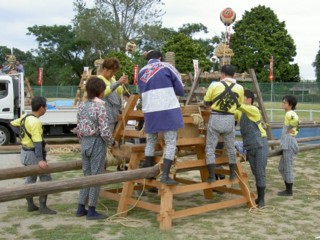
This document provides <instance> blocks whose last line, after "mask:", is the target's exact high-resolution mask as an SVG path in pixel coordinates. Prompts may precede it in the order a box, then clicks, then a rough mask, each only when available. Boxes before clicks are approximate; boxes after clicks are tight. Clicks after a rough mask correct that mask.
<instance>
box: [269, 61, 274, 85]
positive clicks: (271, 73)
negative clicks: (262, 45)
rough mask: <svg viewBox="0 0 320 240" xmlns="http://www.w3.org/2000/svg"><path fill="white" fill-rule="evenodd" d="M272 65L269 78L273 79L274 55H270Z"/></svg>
mask: <svg viewBox="0 0 320 240" xmlns="http://www.w3.org/2000/svg"><path fill="white" fill-rule="evenodd" d="M269 60H270V65H269V80H270V81H273V56H270V59H269Z"/></svg>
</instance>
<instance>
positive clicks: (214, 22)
mask: <svg viewBox="0 0 320 240" xmlns="http://www.w3.org/2000/svg"><path fill="white" fill-rule="evenodd" d="M72 2H73V1H72V0H10V1H8V3H7V4H1V5H0V10H1V11H0V12H1V14H0V26H1V37H0V46H6V47H9V48H11V47H14V48H18V49H21V50H23V51H27V50H30V49H35V48H37V42H35V40H34V37H33V36H28V35H26V33H27V32H28V30H27V27H31V26H33V25H48V26H50V25H54V24H57V25H67V24H71V20H72V18H73V16H74V12H73V4H72ZM87 2H88V3H87V6H89V7H90V6H92V4H93V0H88V1H87ZM163 2H164V3H165V5H164V6H163V8H164V10H165V11H166V14H165V15H164V16H163V18H162V21H163V26H164V27H172V28H174V29H176V30H177V29H178V28H179V27H181V26H182V25H183V24H185V23H203V24H204V25H205V26H206V27H207V28H208V30H209V31H210V32H209V34H208V35H206V36H205V37H208V38H209V37H211V36H214V35H219V36H220V33H221V32H224V31H225V26H224V25H223V24H222V23H221V21H220V17H219V16H220V12H221V11H222V10H223V9H224V8H226V7H231V8H232V9H233V10H234V11H235V12H236V14H237V19H236V20H240V19H241V18H242V16H243V14H244V12H245V11H250V9H251V8H253V7H256V6H258V5H264V6H266V7H270V8H271V9H272V10H273V11H274V12H275V14H276V15H277V16H278V18H279V20H280V21H285V23H286V29H287V31H288V33H289V35H291V37H292V38H293V40H294V42H295V44H296V46H297V56H296V57H295V62H296V63H298V65H299V67H300V75H301V77H302V78H303V79H315V71H314V68H313V67H312V62H314V60H315V57H316V54H317V52H318V50H319V41H320V28H319V27H318V26H317V23H319V20H320V19H319V18H320V16H319V13H318V11H316V6H318V2H319V0H306V1H303V2H301V1H292V0H242V1H240V0H163ZM231 41H232V39H231ZM266 64H267V63H266ZM274 67H276V65H275V66H274Z"/></svg>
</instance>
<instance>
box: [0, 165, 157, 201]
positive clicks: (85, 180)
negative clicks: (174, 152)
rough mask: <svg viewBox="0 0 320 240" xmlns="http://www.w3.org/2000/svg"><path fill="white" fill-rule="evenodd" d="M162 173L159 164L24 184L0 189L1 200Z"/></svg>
mask: <svg viewBox="0 0 320 240" xmlns="http://www.w3.org/2000/svg"><path fill="white" fill-rule="evenodd" d="M159 173H160V168H159V165H156V166H154V167H149V168H140V169H136V170H129V171H119V172H112V173H104V174H99V175H92V176H85V177H78V178H72V179H67V180H66V179H65V180H59V181H51V182H39V183H34V184H24V185H23V186H15V187H12V186H10V187H7V188H4V189H0V202H6V201H11V200H16V199H21V198H28V197H33V196H39V195H47V194H52V193H59V192H66V191H70V190H75V189H81V188H88V187H93V186H101V185H107V184H113V183H121V182H127V181H132V180H136V179H143V178H152V177H156V176H157V175H158V174H159Z"/></svg>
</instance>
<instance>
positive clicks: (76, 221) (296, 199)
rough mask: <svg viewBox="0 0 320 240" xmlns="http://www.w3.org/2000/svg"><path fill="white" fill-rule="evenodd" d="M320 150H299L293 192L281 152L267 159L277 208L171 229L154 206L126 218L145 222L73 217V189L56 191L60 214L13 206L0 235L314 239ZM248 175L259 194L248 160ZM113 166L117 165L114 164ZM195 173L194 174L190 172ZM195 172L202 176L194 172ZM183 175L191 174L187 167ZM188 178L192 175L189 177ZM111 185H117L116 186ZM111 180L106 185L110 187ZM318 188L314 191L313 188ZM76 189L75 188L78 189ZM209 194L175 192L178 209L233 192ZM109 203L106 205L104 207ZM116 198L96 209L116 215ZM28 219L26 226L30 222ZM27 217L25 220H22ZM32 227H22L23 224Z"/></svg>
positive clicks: (223, 212)
mask: <svg viewBox="0 0 320 240" xmlns="http://www.w3.org/2000/svg"><path fill="white" fill-rule="evenodd" d="M319 154H320V150H314V151H309V152H301V153H299V154H297V155H296V158H295V177H296V178H295V179H296V181H295V183H294V196H293V197H278V196H277V191H280V190H283V189H284V183H283V180H282V179H281V176H280V174H279V172H278V169H277V167H278V163H279V157H272V158H269V159H268V164H267V190H266V204H267V205H269V206H272V207H274V211H273V212H271V213H269V214H265V215H252V214H250V213H249V212H248V210H249V209H248V208H247V207H246V206H245V205H239V206H235V207H231V208H225V209H220V210H216V211H211V212H207V213H203V214H198V215H193V216H189V217H184V218H179V219H174V220H173V223H172V229H171V230H170V231H162V230H160V227H159V222H158V221H157V216H158V214H157V213H155V212H152V211H148V210H144V209H140V208H138V207H136V208H134V209H133V210H131V211H130V212H129V213H128V217H129V218H131V219H136V220H139V221H141V224H142V225H141V227H138V228H133V227H128V226H124V225H121V224H116V223H110V222H108V221H106V220H100V221H87V220H86V219H85V217H83V218H76V217H75V216H74V213H75V210H76V206H77V196H78V194H77V193H76V194H73V195H70V194H72V193H71V192H70V193H68V194H66V193H59V194H52V195H50V196H49V200H48V201H49V204H48V206H49V207H51V208H52V209H54V210H57V211H58V214H57V215H53V216H44V215H39V213H37V212H33V213H28V212H26V202H25V201H21V204H20V205H19V204H18V206H16V204H15V205H10V206H9V207H8V208H7V211H6V212H4V213H2V215H1V217H0V221H1V224H2V226H3V227H2V228H1V229H0V236H1V237H0V239H44V240H59V239H66V240H68V239H70V240H73V239H83V240H91V239H92V240H93V239H97V240H99V239H110V240H113V239H115V240H138V239H139V240H160V239H161V240H176V239H177V240H182V239H183V240H194V239H204V240H206V239H222V240H223V239H228V240H229V239H231V240H241V239H245V240H247V239H252V240H256V239H257V240H259V239H261V240H265V239H315V237H317V236H319V235H320V230H319V228H318V216H319V214H318V213H319V212H320V194H319V190H318V189H319V188H320V183H319V181H318V179H319V178H320V166H319V157H318V156H319ZM79 159H80V155H79V153H77V154H65V155H63V156H61V158H60V159H59V161H68V160H79ZM242 166H243V168H244V169H245V171H246V172H247V173H248V175H249V185H250V188H251V190H252V191H253V192H254V193H255V192H256V189H255V182H254V179H253V176H252V174H251V170H250V166H249V163H248V162H243V163H242ZM113 169H114V168H113ZM71 172H74V171H70V172H69V173H68V174H67V173H56V174H54V179H55V180H56V179H66V178H70V177H76V176H82V173H81V171H77V172H74V173H71ZM190 174H191V173H190ZM191 175H195V176H194V177H195V178H197V179H199V177H198V176H197V175H196V174H195V173H194V172H193V173H192V174H191ZM183 177H188V174H187V173H186V172H184V173H183ZM189 177H190V176H189ZM112 186H113V187H116V186H119V185H112ZM112 186H111V185H108V186H107V187H108V188H111V187H112ZM314 191H317V192H316V193H313V192H314ZM76 192H77V191H76ZM214 196H215V197H214V198H213V199H212V200H210V199H205V198H204V197H203V193H202V191H197V192H193V193H188V194H179V195H175V196H174V209H175V210H182V209H186V208H188V207H194V206H201V205H204V204H208V203H213V202H220V201H223V200H224V199H230V194H223V195H219V194H215V195H214ZM142 199H143V200H145V201H148V202H151V203H159V195H158V194H157V193H150V192H146V195H145V196H142ZM105 207H106V208H105ZM117 207H118V202H116V201H112V200H109V199H104V198H100V199H99V203H98V205H97V211H99V212H103V213H106V214H108V215H109V216H112V215H113V214H115V213H116V212H117ZM26 219H27V220H28V223H29V224H28V225H27V226H25V225H26V221H24V220H26ZM23 221H24V222H23ZM23 225H24V229H27V230H28V232H22V230H21V229H23V227H22V226H23Z"/></svg>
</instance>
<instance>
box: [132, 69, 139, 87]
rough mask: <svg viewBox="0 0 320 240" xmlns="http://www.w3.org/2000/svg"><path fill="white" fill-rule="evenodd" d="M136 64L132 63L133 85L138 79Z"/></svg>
mask: <svg viewBox="0 0 320 240" xmlns="http://www.w3.org/2000/svg"><path fill="white" fill-rule="evenodd" d="M138 69H139V68H138V65H137V64H134V66H133V85H137V80H138Z"/></svg>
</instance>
